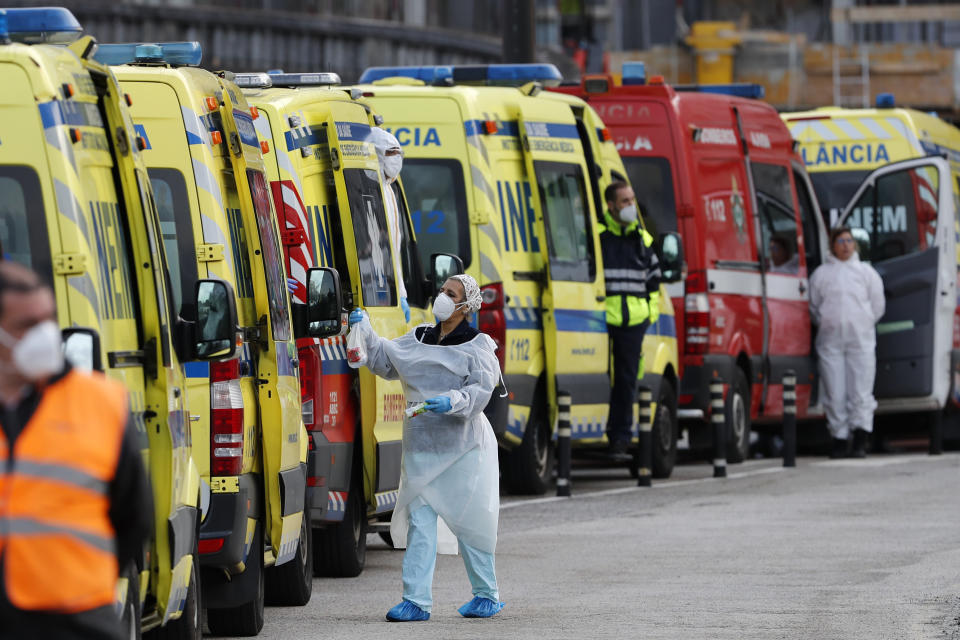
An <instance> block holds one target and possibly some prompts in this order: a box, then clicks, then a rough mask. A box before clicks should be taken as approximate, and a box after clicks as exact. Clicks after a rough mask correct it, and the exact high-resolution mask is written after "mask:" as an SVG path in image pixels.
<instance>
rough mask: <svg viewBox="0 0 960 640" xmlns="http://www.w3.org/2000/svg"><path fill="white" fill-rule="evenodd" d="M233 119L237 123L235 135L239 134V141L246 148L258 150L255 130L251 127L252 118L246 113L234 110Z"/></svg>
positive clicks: (258, 142) (258, 141) (258, 144)
mask: <svg viewBox="0 0 960 640" xmlns="http://www.w3.org/2000/svg"><path fill="white" fill-rule="evenodd" d="M233 119H234V122H236V123H237V133H239V134H240V141H241V142H243V144H245V145H247V146H250V147H256V148H258V149H259V148H260V140H259V138H257V129H256V127H254V126H253V116H251V115H250V114H249V113H247V112H246V111H240V110H239V109H234V110H233Z"/></svg>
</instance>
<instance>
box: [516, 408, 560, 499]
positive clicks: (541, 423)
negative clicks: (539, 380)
mask: <svg viewBox="0 0 960 640" xmlns="http://www.w3.org/2000/svg"><path fill="white" fill-rule="evenodd" d="M534 397H537V398H541V397H542V396H541V395H540V394H537V395H536V396H534ZM546 412H547V407H546V403H545V402H543V401H534V404H533V407H531V408H530V419H529V420H527V428H526V429H525V430H524V432H523V441H522V442H521V443H520V446H519V447H517V448H516V449H514V450H513V451H511V452H510V453H509V454H507V456H506V463H507V466H508V473H506V474H504V476H505V478H506V480H507V486H508V488H509V490H510V493H513V494H524V495H542V494H544V493H546V492H547V489H548V488H549V487H550V479H551V477H552V475H553V442H552V441H551V438H550V436H551V433H550V425H549V424H548V422H547V419H546V415H545V414H546Z"/></svg>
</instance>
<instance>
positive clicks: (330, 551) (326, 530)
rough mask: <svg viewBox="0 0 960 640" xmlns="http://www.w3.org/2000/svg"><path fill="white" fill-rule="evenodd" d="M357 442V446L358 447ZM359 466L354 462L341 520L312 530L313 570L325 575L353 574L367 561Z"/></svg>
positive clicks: (345, 576) (359, 572) (326, 576)
mask: <svg viewBox="0 0 960 640" xmlns="http://www.w3.org/2000/svg"><path fill="white" fill-rule="evenodd" d="M359 446H360V445H359V443H358V444H357V447H359ZM359 475H360V468H359V466H358V465H357V463H356V462H354V474H353V481H352V482H351V483H350V493H349V494H348V495H347V506H346V509H345V510H344V513H343V520H342V521H340V522H338V523H336V524H334V525H331V526H327V527H323V528H321V529H314V530H313V572H314V574H315V575H318V576H323V577H325V578H356V577H357V576H358V575H360V574H361V573H362V572H363V566H364V564H366V561H367V505H366V503H365V502H364V500H363V482H361V481H360V478H359Z"/></svg>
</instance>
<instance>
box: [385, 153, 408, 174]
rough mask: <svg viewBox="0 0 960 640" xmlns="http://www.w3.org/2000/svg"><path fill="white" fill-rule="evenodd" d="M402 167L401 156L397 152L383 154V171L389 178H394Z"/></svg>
mask: <svg viewBox="0 0 960 640" xmlns="http://www.w3.org/2000/svg"><path fill="white" fill-rule="evenodd" d="M402 168H403V156H402V155H401V154H399V153H398V154H397V155H395V156H383V173H384V175H386V176H387V178H389V179H390V180H396V179H397V176H399V175H400V170H401V169H402Z"/></svg>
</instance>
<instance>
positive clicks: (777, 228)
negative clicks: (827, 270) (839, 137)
mask: <svg viewBox="0 0 960 640" xmlns="http://www.w3.org/2000/svg"><path fill="white" fill-rule="evenodd" d="M752 167H753V186H754V189H755V190H756V192H757V204H758V205H759V207H760V222H761V224H760V227H761V229H762V234H763V238H762V242H763V246H764V248H765V249H766V269H767V270H768V271H770V272H771V273H784V274H796V273H799V270H800V258H799V257H798V256H797V217H796V213H795V212H794V210H793V196H792V194H791V192H790V172H789V171H788V170H787V168H786V167H783V166H780V165H777V164H763V163H760V162H754V163H753V164H752Z"/></svg>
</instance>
